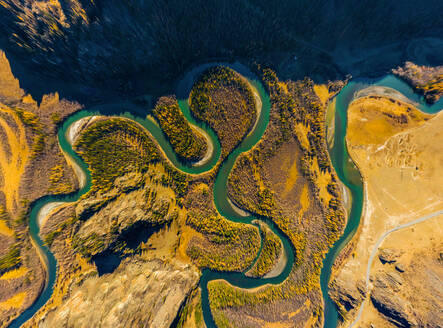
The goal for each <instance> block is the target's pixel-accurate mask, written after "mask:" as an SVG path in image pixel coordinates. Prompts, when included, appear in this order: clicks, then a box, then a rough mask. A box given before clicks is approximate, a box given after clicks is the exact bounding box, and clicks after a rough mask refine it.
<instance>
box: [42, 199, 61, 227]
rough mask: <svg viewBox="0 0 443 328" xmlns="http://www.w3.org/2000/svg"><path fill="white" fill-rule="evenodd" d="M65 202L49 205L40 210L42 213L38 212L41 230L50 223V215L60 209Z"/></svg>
mask: <svg viewBox="0 0 443 328" xmlns="http://www.w3.org/2000/svg"><path fill="white" fill-rule="evenodd" d="M63 204H64V202H52V203H47V204H46V205H45V206H43V207H42V208H41V209H40V212H38V219H37V221H38V224H39V226H40V229H41V228H42V227H43V226H44V225H45V223H46V222H47V221H48V218H49V217H50V216H51V215H50V214H51V213H52V212H53V211H54V210H55V209H56V208H58V207H59V206H60V205H63Z"/></svg>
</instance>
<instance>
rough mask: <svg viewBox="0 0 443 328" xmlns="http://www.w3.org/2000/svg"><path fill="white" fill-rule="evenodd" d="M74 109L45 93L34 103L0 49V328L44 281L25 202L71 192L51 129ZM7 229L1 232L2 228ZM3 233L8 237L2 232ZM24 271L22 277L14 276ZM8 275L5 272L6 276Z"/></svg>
mask: <svg viewBox="0 0 443 328" xmlns="http://www.w3.org/2000/svg"><path fill="white" fill-rule="evenodd" d="M79 108H80V106H79V105H78V104H75V103H71V102H68V101H65V100H60V99H59V96H58V94H57V93H55V94H51V95H45V96H43V98H42V101H41V103H40V104H38V103H37V102H36V101H34V100H33V99H32V96H31V95H29V94H28V95H27V94H26V93H25V91H24V90H22V89H21V88H20V85H19V81H18V80H17V79H15V78H14V76H13V74H12V72H11V69H10V66H9V62H8V60H7V58H6V56H5V54H4V53H3V52H2V51H0V207H1V208H2V212H3V214H2V220H1V225H0V226H1V227H3V228H2V229H1V231H0V249H1V251H0V274H2V275H3V274H6V275H4V277H7V278H6V279H1V280H0V289H1V290H2V293H1V296H0V302H6V303H4V304H9V305H11V306H1V307H0V322H1V324H0V326H2V327H3V326H7V325H8V323H9V322H10V321H11V320H12V319H13V318H15V317H16V316H17V315H18V314H19V313H21V312H22V311H23V310H24V309H26V308H27V307H29V306H30V305H31V304H32V303H33V302H34V300H35V299H36V297H37V295H38V294H39V292H40V290H41V288H42V286H43V284H44V279H45V272H44V269H43V267H42V265H41V263H40V258H39V256H38V254H37V252H36V251H35V249H34V247H33V245H32V243H31V240H30V238H29V235H28V232H27V229H28V228H27V218H28V211H29V207H30V204H31V203H32V202H33V201H34V200H36V199H38V198H40V197H42V196H44V195H46V194H48V193H49V192H50V191H51V192H71V191H73V190H75V188H76V186H77V182H76V178H75V175H74V173H73V171H72V169H71V167H70V166H69V165H68V164H67V162H66V161H65V158H64V156H63V154H62V152H61V151H60V149H59V147H58V142H57V135H56V126H57V124H58V123H59V122H61V121H62V120H63V118H64V117H66V116H67V115H69V114H70V113H72V112H74V111H76V110H78V109H79ZM5 227H6V228H7V229H6V228H5ZM5 232H9V233H5ZM20 270H21V271H22V272H25V273H24V274H22V275H18V274H14V272H20ZM8 272H10V274H7V273H8Z"/></svg>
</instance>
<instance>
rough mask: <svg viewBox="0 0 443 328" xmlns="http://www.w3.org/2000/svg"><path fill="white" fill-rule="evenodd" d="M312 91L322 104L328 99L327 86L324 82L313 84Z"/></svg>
mask: <svg viewBox="0 0 443 328" xmlns="http://www.w3.org/2000/svg"><path fill="white" fill-rule="evenodd" d="M314 92H315V93H316V95H317V97H318V98H320V101H321V102H322V104H323V105H325V104H326V102H327V101H328V99H329V90H328V87H327V86H326V85H325V84H316V85H314Z"/></svg>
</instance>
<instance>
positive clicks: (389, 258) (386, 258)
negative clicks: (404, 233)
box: [378, 248, 401, 264]
mask: <svg viewBox="0 0 443 328" xmlns="http://www.w3.org/2000/svg"><path fill="white" fill-rule="evenodd" d="M400 255H401V254H400V253H399V252H398V251H396V250H393V249H387V248H384V249H381V250H380V252H379V254H378V258H379V259H380V261H381V263H383V264H384V263H394V262H395V261H397V258H398V257H399V256H400Z"/></svg>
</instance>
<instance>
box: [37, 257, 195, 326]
mask: <svg viewBox="0 0 443 328" xmlns="http://www.w3.org/2000/svg"><path fill="white" fill-rule="evenodd" d="M198 280H199V273H198V271H197V269H196V268H195V267H193V266H190V265H187V264H182V263H180V262H178V261H174V260H172V261H169V263H168V262H164V261H161V260H157V259H155V260H142V259H141V258H131V259H130V260H128V261H126V262H125V263H122V264H121V265H120V266H119V268H118V269H117V270H116V271H115V272H113V273H112V274H107V275H104V276H101V277H98V276H96V277H92V278H89V279H86V280H85V281H84V282H83V283H82V284H80V285H79V286H77V285H73V286H71V288H70V290H69V292H68V295H67V297H66V298H65V299H64V301H63V303H62V304H61V305H60V306H59V307H57V308H56V309H55V310H54V311H51V312H48V313H46V314H45V315H44V316H43V317H42V319H41V320H40V321H39V323H38V327H41V328H43V327H48V328H49V327H51V328H54V327H115V328H117V327H151V328H157V327H158V328H159V327H169V326H170V325H171V323H172V322H173V321H174V319H175V317H176V316H177V313H178V311H179V309H180V306H181V305H182V304H183V302H185V301H186V298H187V297H188V296H189V295H190V293H191V292H192V290H193V289H194V288H195V286H196V285H197V283H198Z"/></svg>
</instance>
